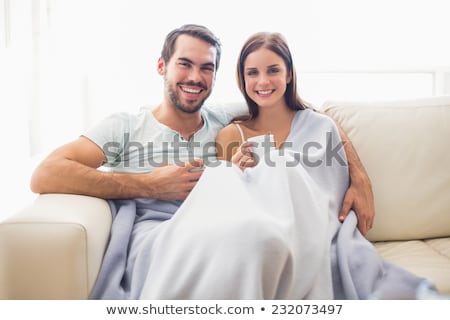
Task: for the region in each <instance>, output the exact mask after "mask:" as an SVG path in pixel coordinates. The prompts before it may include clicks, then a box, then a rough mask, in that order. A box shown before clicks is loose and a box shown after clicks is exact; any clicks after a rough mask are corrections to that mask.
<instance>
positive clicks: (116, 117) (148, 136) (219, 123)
mask: <svg viewBox="0 0 450 320" xmlns="http://www.w3.org/2000/svg"><path fill="white" fill-rule="evenodd" d="M242 110H243V109H242V108H241V109H240V112H239V109H226V108H218V107H214V108H210V107H206V106H204V107H202V110H201V114H202V117H203V121H204V125H203V127H202V128H201V129H200V130H199V131H197V132H196V133H195V134H194V135H193V136H192V137H191V139H190V140H189V141H186V140H185V139H184V138H183V137H182V136H181V135H180V134H179V133H178V132H177V131H175V130H173V129H171V128H169V127H167V126H166V125H164V124H162V123H160V122H159V121H158V120H157V119H156V118H155V117H154V116H153V113H152V108H151V107H143V108H141V109H140V111H139V113H137V114H129V113H115V114H113V115H111V116H109V117H107V118H105V119H104V120H103V121H101V122H100V123H98V124H97V125H96V126H94V127H93V128H91V129H89V130H88V131H87V132H86V133H85V134H84V136H85V137H86V138H88V139H90V140H91V141H93V142H94V143H96V144H97V145H98V146H99V147H100V148H101V149H102V150H103V152H104V153H105V156H106V159H107V162H106V164H105V165H104V168H107V169H108V170H109V171H114V172H128V173H142V172H150V171H152V170H153V169H154V168H157V167H161V166H164V165H168V164H177V165H183V164H184V163H185V162H186V161H189V160H194V159H203V160H204V161H205V164H206V165H208V164H209V165H214V162H216V161H217V160H216V148H215V137H216V135H217V133H218V132H219V130H220V129H222V128H223V127H224V126H226V125H227V124H228V123H229V122H230V121H231V119H232V118H233V117H234V116H236V115H237V114H239V113H242Z"/></svg>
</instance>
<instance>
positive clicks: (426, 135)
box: [323, 96, 450, 241]
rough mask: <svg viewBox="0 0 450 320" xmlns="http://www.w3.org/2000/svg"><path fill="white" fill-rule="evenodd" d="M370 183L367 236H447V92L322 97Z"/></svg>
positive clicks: (449, 127)
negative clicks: (378, 98)
mask: <svg viewBox="0 0 450 320" xmlns="http://www.w3.org/2000/svg"><path fill="white" fill-rule="evenodd" d="M323 110H325V111H326V112H327V113H329V114H330V115H331V116H332V117H333V118H334V119H335V120H336V121H337V122H338V123H339V124H340V125H341V126H342V128H343V129H344V130H345V131H346V132H347V134H348V136H349V138H350V139H351V140H352V142H353V145H354V147H355V149H356V150H357V152H358V155H359V157H360V159H361V161H362V163H363V165H364V166H365V168H366V170H367V173H368V175H369V177H370V179H371V182H372V185H373V192H374V198H375V222H374V227H373V229H372V230H370V232H369V234H368V236H367V237H368V239H369V240H371V241H388V240H413V239H426V238H435V237H442V236H450V142H449V140H450V96H441V97H432V98H424V99H416V100H403V101H382V102H343V101H327V102H326V103H325V104H324V106H323Z"/></svg>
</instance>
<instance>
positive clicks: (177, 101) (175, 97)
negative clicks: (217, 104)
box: [164, 75, 211, 113]
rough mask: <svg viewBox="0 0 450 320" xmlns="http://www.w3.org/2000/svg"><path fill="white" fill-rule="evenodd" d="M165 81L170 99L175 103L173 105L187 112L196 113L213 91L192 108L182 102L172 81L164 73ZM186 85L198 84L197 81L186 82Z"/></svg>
mask: <svg viewBox="0 0 450 320" xmlns="http://www.w3.org/2000/svg"><path fill="white" fill-rule="evenodd" d="M164 82H165V87H166V88H167V89H166V90H167V93H168V95H169V98H170V101H171V102H172V103H173V105H174V106H175V108H177V109H178V110H180V111H182V112H185V113H196V112H198V111H199V110H200V109H201V108H202V106H203V104H204V103H205V101H206V99H208V97H209V95H210V94H211V92H209V93H208V95H207V96H206V97H205V98H204V99H203V100H201V101H200V102H199V103H198V104H197V105H196V106H195V107H194V108H191V107H189V106H186V105H184V104H182V103H181V101H180V98H179V95H178V94H177V93H176V91H175V90H174V89H173V87H172V85H171V82H170V81H169V80H168V79H167V77H166V76H165V75H164ZM185 84H186V85H197V84H195V83H185ZM202 87H203V86H202Z"/></svg>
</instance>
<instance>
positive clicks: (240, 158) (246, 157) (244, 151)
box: [231, 142, 256, 171]
mask: <svg viewBox="0 0 450 320" xmlns="http://www.w3.org/2000/svg"><path fill="white" fill-rule="evenodd" d="M252 147H253V144H251V143H250V142H244V143H243V144H241V146H240V147H239V148H238V149H237V151H236V152H235V154H234V155H233V156H232V157H231V162H233V163H234V164H235V165H237V166H238V167H239V168H240V169H241V170H242V171H244V170H245V169H246V168H251V167H254V166H256V161H255V159H254V158H253V153H252V151H251V150H252V149H251V148H252Z"/></svg>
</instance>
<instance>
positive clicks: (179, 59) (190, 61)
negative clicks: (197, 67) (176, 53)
mask: <svg viewBox="0 0 450 320" xmlns="http://www.w3.org/2000/svg"><path fill="white" fill-rule="evenodd" d="M177 60H178V61H184V62H189V63H193V62H192V60H190V59H188V58H183V57H180V58H178V59H177Z"/></svg>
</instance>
